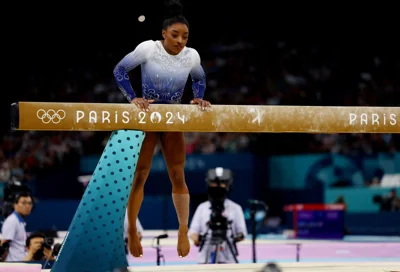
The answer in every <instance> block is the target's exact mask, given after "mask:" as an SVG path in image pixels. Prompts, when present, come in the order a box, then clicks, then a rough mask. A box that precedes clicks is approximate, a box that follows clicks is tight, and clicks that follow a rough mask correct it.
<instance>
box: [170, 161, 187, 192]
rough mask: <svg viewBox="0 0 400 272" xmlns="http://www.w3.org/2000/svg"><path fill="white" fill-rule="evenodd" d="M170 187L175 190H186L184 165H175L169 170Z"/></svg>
mask: <svg viewBox="0 0 400 272" xmlns="http://www.w3.org/2000/svg"><path fill="white" fill-rule="evenodd" d="M169 175H170V178H171V182H172V186H173V187H175V188H186V182H185V174H184V165H177V166H174V167H171V168H170V169H169Z"/></svg>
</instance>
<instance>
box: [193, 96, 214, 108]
mask: <svg viewBox="0 0 400 272" xmlns="http://www.w3.org/2000/svg"><path fill="white" fill-rule="evenodd" d="M190 104H198V105H199V107H200V109H202V110H207V108H209V107H211V103H210V102H208V101H207V100H203V99H201V98H195V99H193V100H192V101H190Z"/></svg>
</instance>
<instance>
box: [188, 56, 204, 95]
mask: <svg viewBox="0 0 400 272" xmlns="http://www.w3.org/2000/svg"><path fill="white" fill-rule="evenodd" d="M190 77H191V78H192V90H193V100H199V99H200V100H203V96H204V91H205V89H206V74H205V73H204V69H203V67H202V66H201V61H200V55H199V53H198V52H197V51H196V50H194V49H193V67H192V69H191V70H190Z"/></svg>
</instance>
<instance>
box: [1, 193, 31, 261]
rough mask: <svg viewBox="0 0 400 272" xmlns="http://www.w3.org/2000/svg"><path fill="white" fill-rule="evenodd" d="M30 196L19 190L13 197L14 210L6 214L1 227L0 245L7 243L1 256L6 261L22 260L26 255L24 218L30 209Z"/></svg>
mask: <svg viewBox="0 0 400 272" xmlns="http://www.w3.org/2000/svg"><path fill="white" fill-rule="evenodd" d="M32 205H33V203H32V197H31V195H30V194H29V193H28V192H21V193H20V194H18V195H17V196H15V198H14V207H13V208H14V211H13V212H12V213H11V214H10V215H9V216H7V218H6V220H4V222H3V226H2V228H1V235H2V240H1V245H2V247H3V248H4V245H5V244H7V245H8V246H7V251H6V252H5V253H4V255H3V256H6V257H5V261H6V262H14V261H22V260H23V259H24V257H25V255H26V250H25V242H26V238H27V234H26V230H25V224H26V223H25V220H24V218H25V217H26V216H28V215H29V214H30V213H31V211H32Z"/></svg>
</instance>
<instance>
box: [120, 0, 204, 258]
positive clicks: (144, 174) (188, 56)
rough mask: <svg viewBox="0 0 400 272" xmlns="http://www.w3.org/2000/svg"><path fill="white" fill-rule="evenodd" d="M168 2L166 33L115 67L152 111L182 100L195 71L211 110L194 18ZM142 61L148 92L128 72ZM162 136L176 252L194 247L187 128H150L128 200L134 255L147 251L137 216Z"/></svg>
mask: <svg viewBox="0 0 400 272" xmlns="http://www.w3.org/2000/svg"><path fill="white" fill-rule="evenodd" d="M166 8H167V9H166V10H167V13H166V16H165V18H164V21H163V25H162V37H163V39H161V40H156V41H154V40H147V41H143V42H141V43H140V44H138V45H137V47H136V48H135V49H134V50H133V51H132V52H130V53H129V54H127V55H126V56H124V57H123V58H122V60H121V61H120V62H119V63H118V64H117V65H116V66H115V68H114V71H113V72H114V77H115V80H116V82H117V85H118V88H119V89H120V90H121V92H122V93H123V94H124V96H125V97H126V98H127V100H128V101H129V102H130V103H132V104H135V105H136V106H137V107H139V108H140V109H141V110H142V111H146V112H147V111H149V109H150V104H152V103H159V104H180V103H181V99H182V95H183V91H184V88H185V85H186V82H187V79H188V77H189V74H190V77H191V79H192V90H193V99H192V100H191V101H190V104H197V105H198V106H199V107H200V109H201V110H203V111H204V110H207V108H209V107H210V106H211V104H210V102H208V101H206V100H203V95H204V91H205V88H206V76H205V73H204V70H203V67H202V66H201V62H200V55H199V54H198V52H197V51H196V50H195V49H193V48H190V47H186V44H187V42H188V38H189V23H188V21H187V20H186V18H185V17H184V16H183V12H182V10H183V8H182V5H181V4H180V2H179V1H167V2H166ZM138 65H141V73H142V82H141V83H142V96H143V97H137V96H136V94H135V92H134V90H133V88H132V85H131V82H130V78H129V75H128V72H129V71H131V70H133V69H134V68H136V67H137V66H138ZM158 139H160V142H161V148H162V152H163V155H164V159H165V162H166V165H167V168H168V175H169V178H170V180H171V183H172V200H173V203H174V207H175V210H176V214H177V218H178V222H179V231H178V243H177V253H178V256H179V257H181V258H182V257H185V256H187V255H188V254H189V251H190V243H189V238H188V220H189V203H190V196H189V190H188V188H187V186H186V182H185V174H184V166H185V159H186V158H185V157H186V151H185V140H184V134H183V132H161V133H158V132H146V135H145V138H144V141H143V144H142V147H141V150H140V156H139V159H138V163H137V166H136V172H135V176H134V179H133V186H132V191H131V194H130V197H129V200H128V205H127V209H128V223H129V227H128V248H129V251H130V252H131V254H132V256H134V257H142V256H143V248H142V245H141V243H140V240H139V237H138V235H137V229H136V218H137V217H138V214H139V210H140V206H141V204H142V201H143V195H144V192H143V188H144V184H145V182H146V179H147V178H148V175H149V172H150V167H151V163H152V158H153V153H154V148H155V145H156V143H157V141H158Z"/></svg>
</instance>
